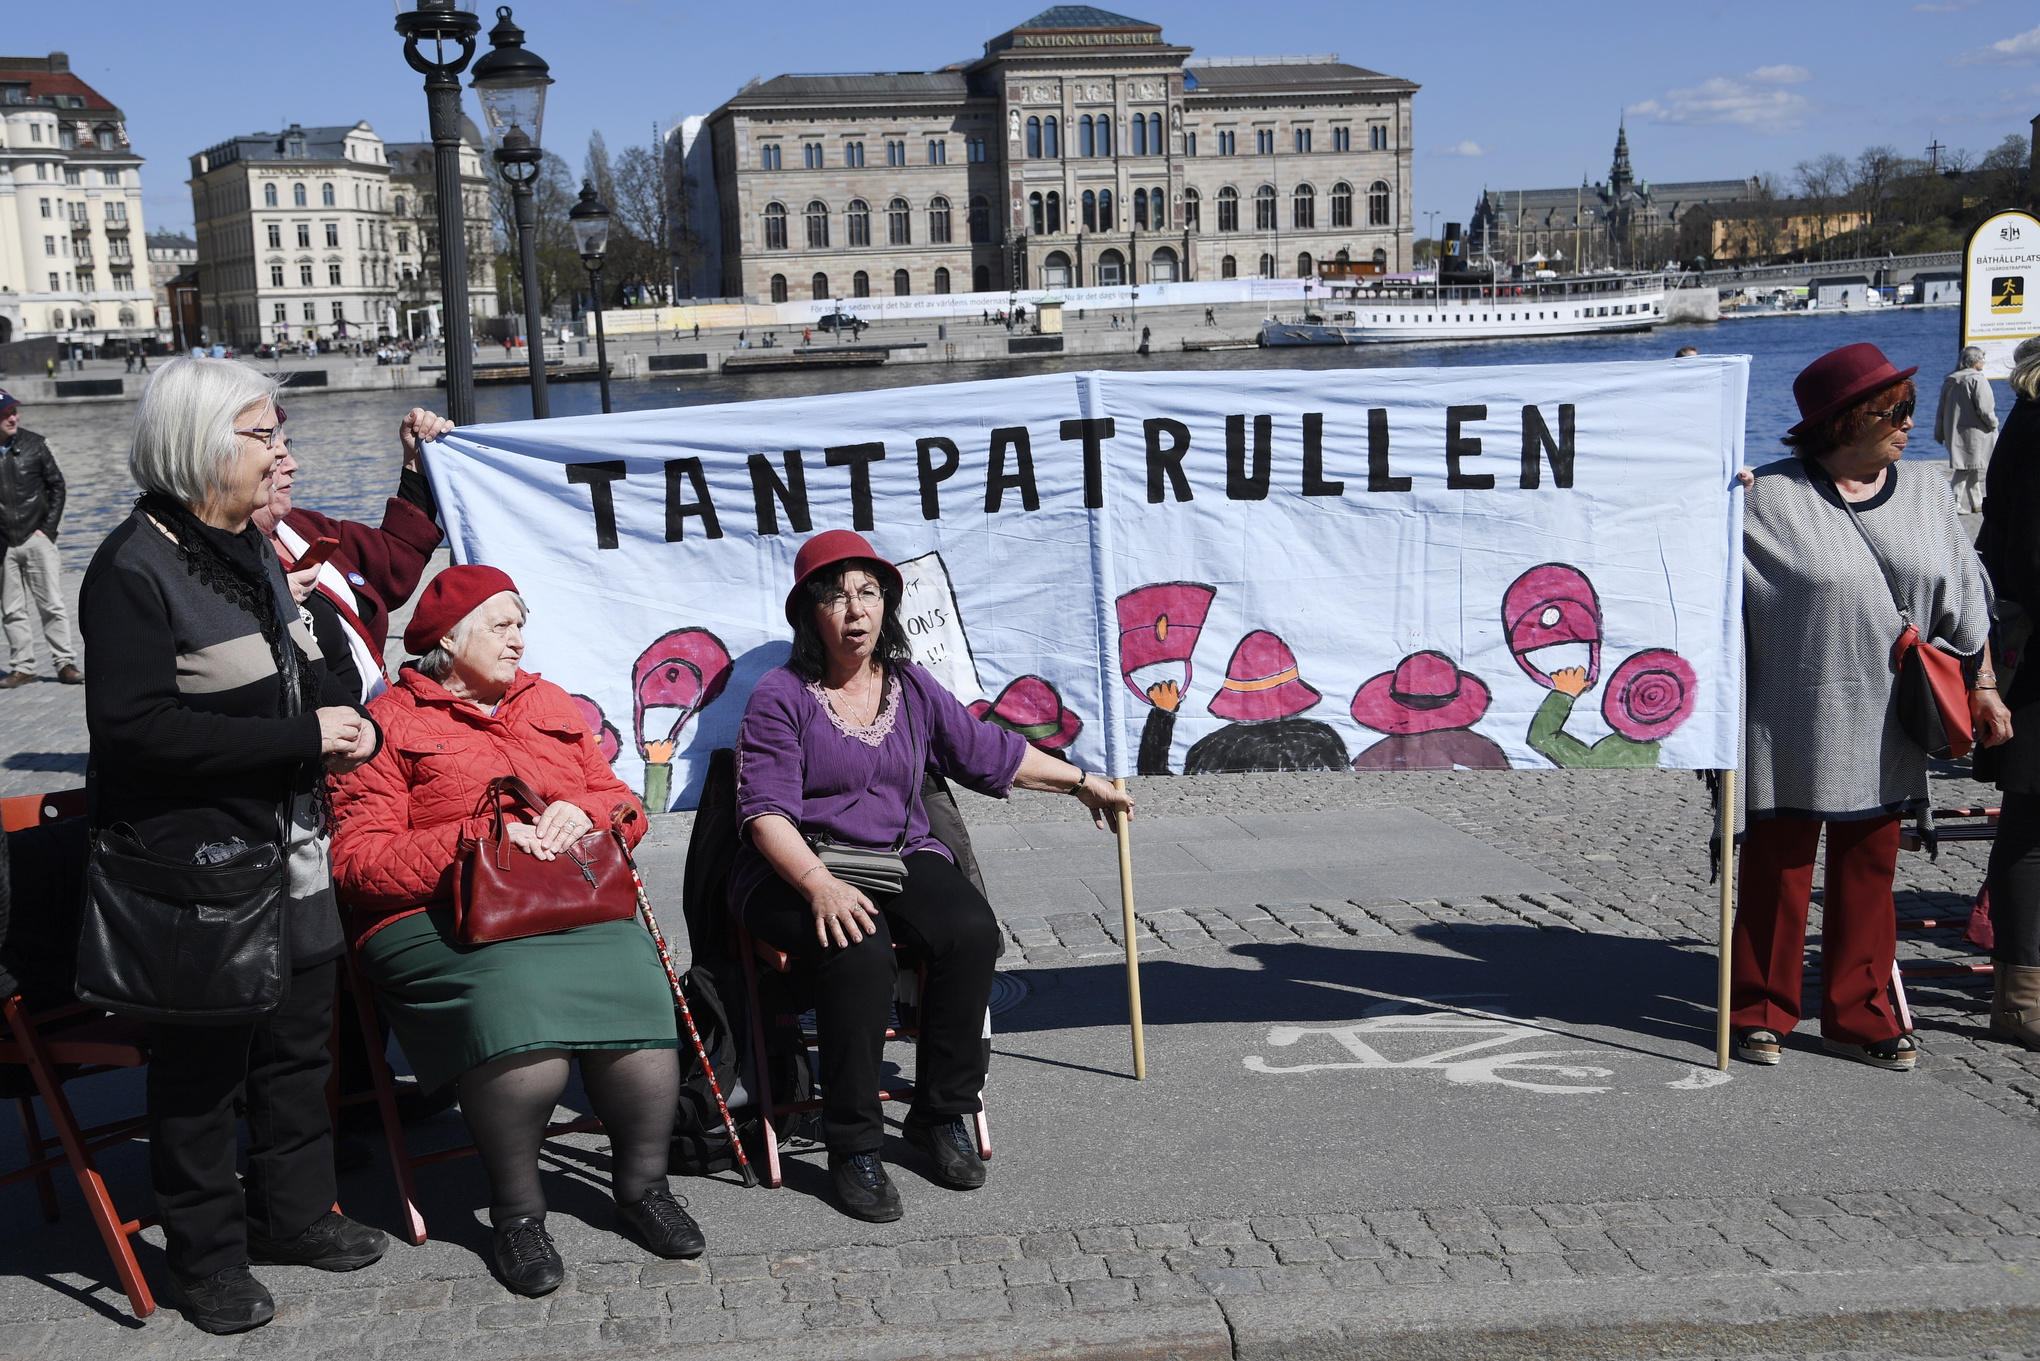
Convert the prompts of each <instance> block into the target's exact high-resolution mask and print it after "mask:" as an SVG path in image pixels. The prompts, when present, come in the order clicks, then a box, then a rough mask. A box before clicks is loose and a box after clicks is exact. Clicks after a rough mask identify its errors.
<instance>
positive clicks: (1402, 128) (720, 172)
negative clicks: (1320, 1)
mask: <svg viewBox="0 0 2040 1361" xmlns="http://www.w3.org/2000/svg"><path fill="white" fill-rule="evenodd" d="M1416 90H1417V86H1416V85H1415V84H1413V83H1412V82H1410V81H1407V80H1402V79H1399V78H1397V77H1394V76H1385V75H1381V74H1379V73H1377V72H1374V71H1368V70H1364V69H1362V68H1360V67H1358V66H1351V65H1347V64H1345V63H1343V62H1341V61H1339V59H1338V58H1337V56H1310V57H1207V58H1201V59H1200V58H1198V57H1197V56H1195V55H1194V53H1193V52H1192V50H1191V49H1190V48H1188V47H1177V46H1171V45H1170V44H1168V43H1167V42H1165V41H1164V40H1163V37H1162V30H1161V28H1160V26H1159V25H1156V24H1150V23H1146V22H1144V21H1142V20H1138V19H1130V18H1127V17H1125V16H1123V15H1118V14H1110V13H1107V12H1105V11H1103V10H1099V9H1094V8H1092V7H1090V6H1088V5H1058V6H1056V7H1054V8H1052V9H1048V10H1044V11H1043V12H1042V13H1040V14H1038V15H1036V16H1035V17H1033V18H1032V19H1029V20H1028V21H1027V22H1026V23H1023V24H1021V25H1020V26H1018V27H1017V28H1014V29H1012V30H1010V31H1008V32H1006V33H1002V34H1000V35H999V36H998V37H996V38H993V39H992V40H990V41H989V42H987V43H986V44H985V54H984V56H983V57H982V58H980V59H978V60H975V61H972V62H968V63H959V64H957V65H954V66H950V67H945V68H943V69H942V70H940V71H925V72H896V73H876V74H868V75H782V76H778V77H775V78H774V79H771V80H766V81H753V82H752V83H750V84H749V85H746V86H745V87H744V88H743V89H742V90H741V91H739V92H738V93H737V95H736V96H735V97H734V98H733V99H731V100H729V101H728V102H727V103H725V104H724V105H722V106H721V107H720V108H718V109H716V110H715V111H714V112H713V113H711V114H710V115H708V118H707V120H706V125H705V128H704V133H705V135H706V137H707V138H708V140H709V154H710V161H711V164H712V168H713V169H712V178H713V190H714V192H713V195H712V200H713V201H712V203H709V202H707V201H706V200H708V199H709V198H710V197H711V196H708V195H702V196H700V197H699V198H698V199H697V200H696V203H697V204H699V205H700V206H699V207H698V208H697V210H696V211H697V212H700V213H702V214H703V215H706V214H707V213H712V214H713V216H714V222H713V224H712V226H711V224H710V223H707V222H700V221H696V222H692V223H690V224H689V230H690V232H692V233H693V234H694V235H696V236H697V237H708V238H712V239H710V240H709V241H707V242H705V245H706V248H707V254H709V255H710V256H711V257H712V258H719V259H720V262H721V269H720V280H719V286H720V289H721V292H722V294H723V295H724V296H728V297H739V296H750V297H755V298H758V299H760V300H766V299H769V300H772V301H776V302H784V301H788V300H799V299H818V300H821V299H832V298H835V299H844V298H859V297H869V296H872V295H874V294H880V295H908V294H918V293H962V292H979V293H985V292H1003V291H1006V290H1008V289H1016V288H1087V287H1099V286H1110V285H1116V284H1136V285H1137V284H1146V283H1169V282H1176V281H1191V280H1211V279H1228V278H1246V277H1255V276H1259V277H1267V278H1274V277H1277V276H1285V277H1287V276H1304V277H1314V276H1316V275H1318V274H1319V273H1321V272H1322V267H1323V266H1325V265H1326V264H1328V263H1330V262H1334V261H1343V262H1346V263H1347V268H1348V269H1350V270H1354V271H1357V272H1377V271H1379V272H1389V273H1393V272H1400V271H1403V270H1407V269H1408V268H1409V267H1410V252H1411V244H1412V240H1411V221H1412V213H1411V207H1410V197H1411V195H1410V148H1411V123H1410V100H1411V96H1412V95H1414V94H1415V93H1416Z"/></svg>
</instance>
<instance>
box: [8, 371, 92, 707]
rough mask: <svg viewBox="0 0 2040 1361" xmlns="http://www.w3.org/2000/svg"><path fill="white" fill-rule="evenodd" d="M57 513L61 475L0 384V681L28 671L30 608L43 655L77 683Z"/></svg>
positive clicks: (81, 679)
mask: <svg viewBox="0 0 2040 1361" xmlns="http://www.w3.org/2000/svg"><path fill="white" fill-rule="evenodd" d="M63 518H64V475H63V473H61V472H59V471H58V470H57V460H56V458H55V457H54V456H52V455H51V453H50V446H49V445H48V444H47V443H46V442H45V441H44V440H43V437H42V436H41V435H38V434H36V433H35V431H33V430H24V429H22V428H21V403H19V402H17V401H16V400H15V399H14V398H13V397H11V396H9V395H8V394H7V393H6V392H5V391H0V529H4V530H5V532H6V534H7V557H6V559H5V561H4V563H0V627H4V628H5V630H6V633H7V675H6V676H4V677H0V689H7V690H14V689H18V688H19V687H21V686H24V685H27V684H28V683H29V682H30V681H32V680H34V679H35V675H36V672H35V629H34V628H33V627H32V626H31V625H30V623H29V620H28V615H29V610H30V608H31V607H33V608H34V610H35V612H36V613H37V614H39V615H41V616H42V630H43V638H44V639H45V640H46V641H47V642H48V643H49V645H50V663H51V664H52V665H53V666H55V667H56V668H57V679H58V680H60V681H62V682H63V683H64V684H66V685H83V684H84V683H85V673H84V672H83V671H80V670H79V669H78V648H77V644H76V643H75V642H74V641H73V638H72V634H71V612H70V611H69V610H68V609H66V608H65V605H64V578H63V573H62V570H61V569H60V568H59V566H58V564H57V524H58V522H59V521H61V520H62V519H63Z"/></svg>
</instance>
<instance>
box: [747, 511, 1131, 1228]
mask: <svg viewBox="0 0 2040 1361" xmlns="http://www.w3.org/2000/svg"><path fill="white" fill-rule="evenodd" d="M794 577H795V584H794V587H793V590H792V591H791V592H790V593H789V594H788V595H787V597H786V619H787V622H788V623H790V624H791V625H793V655H792V657H791V658H789V659H788V661H787V664H786V665H785V666H783V667H780V668H778V669H777V670H774V671H771V672H768V673H766V675H765V677H764V678H763V679H762V680H760V681H759V682H758V688H757V689H756V690H754V691H753V692H752V694H751V702H750V705H749V707H748V708H746V709H745V711H744V722H743V726H742V727H741V728H740V729H739V730H738V733H737V817H738V819H739V821H740V822H741V824H742V827H743V846H742V849H741V850H740V851H739V852H738V859H737V866H736V870H735V873H734V875H733V877H732V882H731V888H730V900H731V906H732V907H733V908H734V909H735V910H736V911H737V913H738V914H739V916H740V917H741V918H742V920H743V922H744V925H745V927H746V928H748V929H749V930H750V932H751V934H753V935H754V936H757V937H758V938H760V939H761V940H765V941H769V942H771V944H772V945H774V946H775V947H777V948H778V949H780V950H784V951H785V952H786V953H788V954H790V955H792V956H793V957H794V958H795V959H796V960H799V961H801V963H802V964H803V965H804V966H806V967H808V968H809V969H810V970H811V972H812V975H813V977H814V979H815V981H816V984H817V991H816V997H817V1005H816V1009H815V1010H816V1019H817V1021H818V1022H819V1025H820V1029H821V1049H822V1072H821V1079H822V1095H823V1107H822V1130H823V1138H824V1139H825V1141H826V1142H827V1144H828V1147H829V1173H830V1177H831V1179H832V1180H833V1181H834V1183H835V1186H836V1193H837V1195H838V1196H839V1197H840V1198H841V1200H842V1202H843V1205H844V1208H845V1209H847V1210H848V1211H849V1212H850V1213H851V1214H853V1215H856V1216H857V1217H858V1218H860V1219H867V1220H871V1221H873V1222H874V1223H885V1222H888V1221H891V1220H895V1219H898V1218H899V1217H900V1198H899V1192H898V1191H897V1190H896V1189H895V1188H894V1187H893V1184H892V1181H891V1179H890V1178H888V1177H887V1176H886V1172H885V1167H884V1164H883V1163H881V1162H880V1161H879V1156H878V1150H879V1146H880V1144H881V1143H883V1142H884V1137H885V1125H884V1122H883V1120H882V1119H881V1117H880V1111H879V1101H878V1091H879V1068H880V1060H881V1058H882V1055H883V1051H884V1045H885V1027H886V1019H887V1013H888V1011H889V1010H890V1008H891V1006H892V997H893V981H894V978H895V976H896V974H897V973H898V966H897V965H896V964H895V963H894V959H893V942H894V941H895V940H897V941H899V942H900V943H901V944H902V945H903V946H904V947H906V948H907V949H908V950H909V951H910V952H911V953H912V954H913V955H914V956H915V957H916V958H917V959H920V960H923V961H925V962H926V963H927V966H928V985H927V989H926V991H925V992H924V993H923V995H922V997H921V1004H920V1010H921V1018H920V1019H921V1040H920V1045H919V1053H918V1056H917V1060H916V1063H917V1067H918V1069H919V1071H918V1073H917V1077H916V1081H915V1084H914V1093H915V1095H914V1106H913V1109H912V1110H911V1111H910V1112H909V1113H908V1115H907V1119H906V1122H905V1132H906V1137H907V1140H908V1142H910V1143H912V1144H914V1145H915V1146H916V1147H918V1148H921V1149H922V1150H924V1151H925V1152H926V1153H927V1154H928V1155H929V1157H930V1158H931V1159H932V1160H933V1162H934V1164H935V1170H936V1175H937V1176H938V1177H939V1178H940V1179H941V1180H942V1181H943V1182H944V1183H946V1184H948V1185H950V1186H953V1187H957V1188H958V1189H966V1190H967V1189H970V1188H973V1187H977V1186H982V1185H983V1184H984V1180H985V1166H984V1163H983V1161H982V1160H981V1159H980V1158H979V1157H978V1152H977V1139H976V1137H975V1134H974V1133H973V1131H972V1130H971V1128H970V1126H971V1121H970V1119H969V1117H970V1116H972V1115H974V1114H976V1113H977V1111H978V1110H979V1105H978V1093H979V1092H980V1091H981V1090H982V1089H983V1087H984V1081H985V1062H986V1056H985V1046H984V1045H983V1043H982V1042H981V1041H982V1037H983V1033H984V1029H983V1025H984V1014H985V1005H986V1003H987V1002H988V1001H989V1000H990V997H991V990H992V964H993V961H994V960H995V959H996V958H997V956H998V950H999V926H998V922H997V920H996V919H995V918H994V917H993V915H992V909H991V905H990V904H988V903H987V902H986V901H985V899H984V895H982V894H980V893H979V892H978V891H977V890H976V889H974V888H972V887H971V884H970V881H969V880H968V879H966V878H965V877H964V876H963V874H962V873H961V872H960V871H958V869H957V868H956V866H955V864H954V863H953V862H952V861H951V860H950V858H949V853H948V851H947V850H946V849H945V848H944V847H943V846H942V844H941V843H940V842H939V841H937V840H936V839H935V838H934V837H933V836H931V835H929V832H928V815H927V813H926V811H925V809H924V808H923V807H922V804H921V800H920V797H919V795H920V789H921V782H922V777H923V774H924V772H926V771H929V770H933V771H936V772H939V773H940V774H942V775H943V776H945V777H947V778H948V779H951V780H954V781H956V782H957V783H958V784H961V785H963V786H965V787H966V788H968V789H974V790H976V791H977V792H979V793H980V794H988V795H991V796H992V797H994V798H1003V797H1005V793H1006V791H1007V789H1009V788H1011V787H1012V786H1014V785H1018V786H1020V787H1021V788H1023V789H1041V790H1049V791H1053V792H1057V793H1067V794H1073V795H1075V796H1076V797H1077V798H1078V799H1080V800H1081V801H1082V802H1083V804H1084V806H1085V807H1086V808H1088V809H1090V810H1091V814H1092V818H1093V820H1094V821H1095V822H1097V824H1098V825H1099V826H1100V827H1104V826H1107V825H1108V824H1107V821H1106V817H1107V815H1108V814H1110V813H1113V812H1117V811H1120V810H1125V811H1127V812H1129V813H1130V812H1131V811H1132V808H1133V800H1132V799H1131V798H1129V797H1128V796H1127V795H1126V793H1125V792H1124V791H1122V790H1117V789H1114V788H1113V787H1112V785H1111V783H1110V782H1109V781H1106V780H1104V779H1101V778H1099V777H1097V776H1094V775H1090V774H1086V773H1085V772H1082V771H1079V770H1077V769H1075V768H1074V767H1072V766H1071V764H1070V763H1069V762H1067V761H1064V760H1060V759H1058V758H1056V757H1053V756H1049V755H1046V754H1044V753H1042V752H1040V751H1037V750H1035V749H1034V748H1032V747H1030V746H1028V745H1027V742H1026V740H1025V739H1024V738H1022V737H1021V736H1020V735H1019V734H1018V733H1015V732H1011V731H1009V730H1007V729H1005V728H1001V727H998V726H997V725H995V724H990V723H981V722H979V721H978V720H977V719H975V718H973V717H971V714H970V712H969V711H968V710H967V709H965V708H964V707H963V705H962V704H961V703H959V702H958V701H957V699H956V697H955V696H954V695H952V694H950V693H949V692H948V691H947V690H945V689H944V688H943V687H942V685H941V684H940V683H939V682H937V681H936V680H935V679H934V678H933V677H932V676H930V675H929V674H928V673H927V672H926V671H924V670H922V669H921V668H920V667H918V666H915V665H914V664H913V663H912V662H911V661H909V660H908V658H909V657H910V656H911V655H912V654H911V651H910V649H909V648H908V646H907V637H906V631H905V629H904V628H902V627H901V625H900V622H899V601H900V574H899V570H898V569H897V568H895V567H894V566H893V565H892V564H891V563H889V562H886V561H885V560H884V559H882V558H880V557H879V556H878V555H877V554H876V553H874V552H873V551H872V549H871V545H870V544H869V543H867V542H865V540H864V538H863V537H862V536H861V535H858V534H853V533H851V532H850V531H848V530H830V531H828V532H827V533H823V534H818V535H816V536H815V537H814V538H813V539H810V540H809V541H808V542H807V543H806V544H805V545H803V546H802V548H801V550H800V556H799V557H798V558H796V559H795V562H794ZM809 837H815V838H817V839H819V838H822V837H826V838H827V839H828V840H829V841H831V842H835V843H837V844H841V845H848V846H860V847H866V848H871V849H878V850H887V849H894V848H897V849H899V850H900V851H901V853H902V854H903V855H904V857H905V860H906V865H907V883H906V887H905V888H904V889H903V890H902V891H901V892H899V893H895V894H890V895H880V896H879V901H876V902H874V900H873V899H872V898H871V897H870V896H867V895H866V894H864V893H862V892H860V891H859V890H858V889H856V888H854V887H852V886H851V885H849V884H847V883H844V882H843V881H842V880H841V879H838V878H837V877H836V876H835V875H834V874H832V873H830V871H829V869H828V867H827V866H826V865H824V864H823V863H822V861H821V859H820V857H819V856H817V855H816V854H815V852H814V850H813V849H811V848H810V845H809V842H808V838H809Z"/></svg>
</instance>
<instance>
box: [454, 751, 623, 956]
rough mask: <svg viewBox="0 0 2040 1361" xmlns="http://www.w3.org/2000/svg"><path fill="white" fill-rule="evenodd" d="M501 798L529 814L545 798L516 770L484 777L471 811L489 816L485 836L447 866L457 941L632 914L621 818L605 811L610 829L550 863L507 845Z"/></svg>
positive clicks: (464, 842) (516, 935) (465, 842)
mask: <svg viewBox="0 0 2040 1361" xmlns="http://www.w3.org/2000/svg"><path fill="white" fill-rule="evenodd" d="M506 796H507V797H509V798H511V799H515V800H516V801H517V802H518V803H520V804H522V805H523V806H524V807H526V808H528V809H530V810H531V812H532V814H533V815H534V816H536V815H537V814H540V813H543V812H544V811H545V808H546V803H545V800H544V799H541V798H540V797H539V796H538V795H537V794H535V793H534V792H532V788H531V786H530V785H528V784H526V783H525V782H524V781H523V780H521V779H519V778H518V777H517V776H515V775H503V776H499V777H498V778H496V779H494V780H491V781H489V786H488V788H487V789H486V790H484V791H483V793H482V798H481V801H480V802H479V803H478V804H477V805H476V808H475V812H476V815H477V816H486V817H488V818H489V820H490V821H489V833H488V835H487V836H486V837H483V838H482V839H480V840H475V839H473V838H467V837H463V838H462V839H461V843H460V855H459V858H458V859H457V860H456V861H455V864H454V877H453V922H454V934H455V935H456V936H458V937H459V939H460V942H461V943H462V944H463V945H486V944H488V943H490V942H491V941H498V940H520V939H522V938H523V937H525V936H542V935H545V934H547V933H549V932H552V931H566V930H569V929H571V928H573V927H576V926H593V925H594V924H595V923H597V922H614V921H624V920H626V919H628V918H630V917H632V916H635V915H636V913H637V881H636V878H635V876H634V875H633V874H632V872H631V865H630V853H629V850H628V848H627V847H626V846H625V844H624V840H623V833H622V832H621V830H619V829H620V828H621V826H622V823H623V822H624V821H626V820H627V818H624V817H621V816H618V815H617V814H612V816H611V818H610V826H609V827H607V828H598V829H596V830H595V831H592V832H589V833H588V834H587V835H586V836H584V837H582V838H581V839H580V840H579V841H576V842H575V843H574V844H573V845H571V846H569V847H567V848H566V849H565V850H563V851H561V852H560V853H559V854H558V855H557V856H555V857H553V858H552V859H551V860H540V859H539V858H538V857H537V856H535V855H532V854H530V853H529V852H526V851H522V850H519V849H517V848H516V847H515V846H513V845H511V844H510V839H509V837H508V836H507V835H505V833H504V826H503V811H504V809H503V802H504V798H505V797H506ZM629 811H630V809H629V806H628V805H619V808H618V814H624V813H628V812H629Z"/></svg>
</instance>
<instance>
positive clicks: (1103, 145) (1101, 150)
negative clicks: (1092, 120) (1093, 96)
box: [1098, 113, 1112, 156]
mask: <svg viewBox="0 0 2040 1361" xmlns="http://www.w3.org/2000/svg"><path fill="white" fill-rule="evenodd" d="M1098 154H1099V155H1100V156H1110V155H1111V154H1112V115H1111V114H1109V113H1101V114H1099V115H1098Z"/></svg>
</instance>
